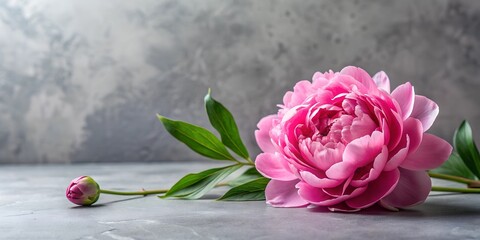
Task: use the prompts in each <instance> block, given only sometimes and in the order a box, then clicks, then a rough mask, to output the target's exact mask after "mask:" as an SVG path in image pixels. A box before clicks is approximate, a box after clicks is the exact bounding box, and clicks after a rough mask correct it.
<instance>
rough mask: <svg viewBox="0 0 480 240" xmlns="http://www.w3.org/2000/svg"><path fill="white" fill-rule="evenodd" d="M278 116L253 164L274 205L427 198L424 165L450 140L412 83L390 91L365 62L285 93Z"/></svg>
mask: <svg viewBox="0 0 480 240" xmlns="http://www.w3.org/2000/svg"><path fill="white" fill-rule="evenodd" d="M279 107H280V109H279V111H278V114H276V115H270V116H267V117H265V118H263V119H262V120H260V122H259V123H258V130H257V131H256V132H255V137H256V139H257V143H258V145H259V146H260V148H261V149H262V150H263V153H261V154H260V155H258V156H257V158H256V161H255V165H256V167H257V169H258V170H259V171H260V172H261V173H262V174H263V175H264V176H265V177H267V178H270V179H272V180H271V181H270V183H269V184H268V186H267V188H266V190H265V195H266V198H267V203H268V204H270V205H272V206H274V207H303V206H307V205H315V206H325V207H328V208H329V209H330V210H331V211H358V210H360V209H363V208H367V207H369V206H372V205H373V204H375V203H380V204H381V205H382V206H384V207H386V208H389V209H394V208H404V207H408V206H412V205H415V204H419V203H422V202H423V201H425V199H426V198H427V196H428V194H429V192H430V189H431V180H430V177H429V176H428V174H427V172H426V170H428V169H433V168H436V167H438V166H440V165H441V164H442V163H443V162H444V161H445V160H447V158H448V157H449V155H450V153H451V151H452V146H451V145H450V144H449V143H447V142H446V141H445V140H443V139H440V138H439V137H437V136H434V135H432V134H429V133H425V131H427V130H428V129H429V128H430V126H432V124H433V122H434V120H435V118H436V117H437V115H438V106H437V104H436V103H435V102H433V101H432V100H430V99H428V98H426V97H424V96H421V95H415V92H414V88H413V86H412V85H411V84H410V83H408V82H407V83H405V84H403V85H400V86H398V87H397V88H396V89H395V90H393V92H391V93H390V81H389V79H388V77H387V75H386V74H385V73H384V72H379V73H377V74H375V76H373V78H372V77H370V75H369V74H368V73H367V72H365V71H364V70H363V69H361V68H357V67H346V68H344V69H342V71H341V72H336V73H334V72H332V71H330V72H326V73H320V72H317V73H315V74H314V75H313V80H312V81H311V82H310V81H306V80H305V81H300V82H298V83H297V84H296V85H295V87H294V89H293V92H292V91H290V92H287V93H286V94H285V96H284V97H283V105H280V106H279Z"/></svg>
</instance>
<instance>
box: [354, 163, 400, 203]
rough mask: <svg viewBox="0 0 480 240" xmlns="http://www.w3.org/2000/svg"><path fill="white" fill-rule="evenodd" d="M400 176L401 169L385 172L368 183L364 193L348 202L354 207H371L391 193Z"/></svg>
mask: <svg viewBox="0 0 480 240" xmlns="http://www.w3.org/2000/svg"><path fill="white" fill-rule="evenodd" d="M399 178H400V171H399V170H398V169H395V170H393V171H390V172H383V173H382V174H381V175H380V176H379V177H378V178H377V180H375V181H373V182H371V183H369V184H368V186H367V190H366V191H365V192H364V193H363V194H361V195H359V196H357V197H355V198H352V199H349V200H347V201H346V203H347V205H348V206H350V207H352V208H366V207H369V206H371V205H373V204H375V203H376V202H378V201H379V200H380V199H382V198H383V197H384V196H386V195H388V194H390V193H391V192H392V191H393V189H394V188H395V186H396V185H397V183H398V180H399Z"/></svg>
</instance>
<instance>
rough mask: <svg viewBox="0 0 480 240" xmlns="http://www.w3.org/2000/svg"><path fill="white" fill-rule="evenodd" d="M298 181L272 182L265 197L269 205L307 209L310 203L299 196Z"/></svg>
mask: <svg viewBox="0 0 480 240" xmlns="http://www.w3.org/2000/svg"><path fill="white" fill-rule="evenodd" d="M297 183H298V180H294V181H277V180H270V182H269V183H268V185H267V187H266V189H265V197H266V199H267V203H268V204H270V205H271V206H273V207H305V206H307V205H308V204H309V203H308V202H307V201H305V200H303V199H302V198H301V197H300V196H299V195H298V190H297V188H296V187H295V185H296V184H297Z"/></svg>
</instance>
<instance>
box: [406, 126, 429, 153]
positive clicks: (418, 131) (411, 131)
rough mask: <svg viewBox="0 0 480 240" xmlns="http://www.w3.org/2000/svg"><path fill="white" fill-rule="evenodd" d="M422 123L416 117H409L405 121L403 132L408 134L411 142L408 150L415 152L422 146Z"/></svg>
mask: <svg viewBox="0 0 480 240" xmlns="http://www.w3.org/2000/svg"><path fill="white" fill-rule="evenodd" d="M423 132H424V130H423V127H422V123H421V122H420V121H419V120H417V119H415V118H408V119H407V120H405V121H404V122H403V133H404V134H405V135H408V137H409V140H410V144H409V145H408V152H409V153H411V152H414V151H415V150H417V148H418V147H419V146H420V143H421V142H422V139H423Z"/></svg>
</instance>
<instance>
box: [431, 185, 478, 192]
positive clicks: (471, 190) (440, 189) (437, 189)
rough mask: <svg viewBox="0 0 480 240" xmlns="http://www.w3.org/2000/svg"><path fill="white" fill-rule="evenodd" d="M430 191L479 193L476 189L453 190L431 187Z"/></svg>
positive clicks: (450, 188)
mask: <svg viewBox="0 0 480 240" xmlns="http://www.w3.org/2000/svg"><path fill="white" fill-rule="evenodd" d="M432 191H435V192H458V193H480V189H478V188H453V187H439V186H432Z"/></svg>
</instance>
